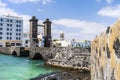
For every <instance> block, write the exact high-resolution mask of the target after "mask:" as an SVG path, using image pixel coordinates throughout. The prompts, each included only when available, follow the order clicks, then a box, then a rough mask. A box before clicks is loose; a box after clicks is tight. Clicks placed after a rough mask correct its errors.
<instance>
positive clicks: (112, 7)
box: [0, 0, 120, 40]
mask: <svg viewBox="0 0 120 80" xmlns="http://www.w3.org/2000/svg"><path fill="white" fill-rule="evenodd" d="M8 14H10V15H15V16H21V17H23V19H24V32H28V31H29V21H28V20H29V19H30V18H31V16H36V17H37V18H38V19H39V21H40V22H39V24H42V22H43V21H44V20H45V19H46V18H49V19H50V20H51V21H52V36H53V38H59V34H60V32H61V31H63V32H64V33H65V38H66V39H67V40H72V39H73V38H75V39H76V40H85V39H87V40H92V39H93V38H94V37H95V36H96V35H98V34H100V33H101V32H103V31H105V29H106V27H107V26H111V25H112V24H113V23H115V22H116V21H117V20H118V19H119V17H120V0H0V15H8Z"/></svg>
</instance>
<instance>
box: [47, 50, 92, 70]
mask: <svg viewBox="0 0 120 80" xmlns="http://www.w3.org/2000/svg"><path fill="white" fill-rule="evenodd" d="M52 55H54V56H52V57H53V58H52V59H49V60H48V61H47V62H46V64H48V65H52V66H58V67H67V68H74V69H83V70H89V71H90V52H89V49H85V48H84V49H83V48H56V49H55V51H54V52H52Z"/></svg>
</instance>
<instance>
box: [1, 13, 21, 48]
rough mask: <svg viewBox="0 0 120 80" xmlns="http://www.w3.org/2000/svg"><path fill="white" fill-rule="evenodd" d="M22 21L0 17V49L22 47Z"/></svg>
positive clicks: (12, 17) (13, 17) (15, 18)
mask: <svg viewBox="0 0 120 80" xmlns="http://www.w3.org/2000/svg"><path fill="white" fill-rule="evenodd" d="M22 37H23V19H22V18H21V17H16V16H9V15H8V16H0V47H9V46H16V47H17V46H22Z"/></svg>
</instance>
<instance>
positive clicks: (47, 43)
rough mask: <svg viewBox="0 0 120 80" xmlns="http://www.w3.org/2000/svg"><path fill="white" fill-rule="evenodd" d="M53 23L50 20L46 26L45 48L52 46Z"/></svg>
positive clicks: (45, 23)
mask: <svg viewBox="0 0 120 80" xmlns="http://www.w3.org/2000/svg"><path fill="white" fill-rule="evenodd" d="M51 23H52V22H51V21H49V19H46V21H45V22H43V24H44V47H50V46H51Z"/></svg>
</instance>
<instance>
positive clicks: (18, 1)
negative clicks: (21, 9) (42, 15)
mask: <svg viewBox="0 0 120 80" xmlns="http://www.w3.org/2000/svg"><path fill="white" fill-rule="evenodd" d="M8 1H9V2H11V3H14V4H21V3H26V2H31V3H36V2H38V1H40V0H8Z"/></svg>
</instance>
